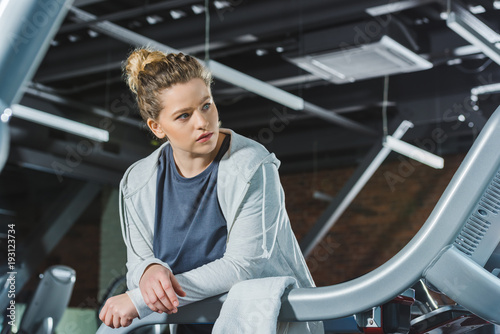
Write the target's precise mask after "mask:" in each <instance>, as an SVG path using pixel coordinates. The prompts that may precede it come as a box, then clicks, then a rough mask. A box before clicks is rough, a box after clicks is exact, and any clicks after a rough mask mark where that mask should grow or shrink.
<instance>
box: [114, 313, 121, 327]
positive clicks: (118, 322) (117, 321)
mask: <svg viewBox="0 0 500 334" xmlns="http://www.w3.org/2000/svg"><path fill="white" fill-rule="evenodd" d="M119 327H120V317H119V316H117V315H114V316H113V328H119Z"/></svg>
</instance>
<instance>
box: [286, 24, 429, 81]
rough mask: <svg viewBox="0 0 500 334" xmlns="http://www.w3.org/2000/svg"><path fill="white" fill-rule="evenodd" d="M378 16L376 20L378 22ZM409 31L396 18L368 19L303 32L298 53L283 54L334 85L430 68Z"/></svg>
mask: <svg viewBox="0 0 500 334" xmlns="http://www.w3.org/2000/svg"><path fill="white" fill-rule="evenodd" d="M377 19H379V21H377ZM418 49H419V47H418V45H417V44H416V42H415V40H414V37H413V36H412V32H411V31H409V30H408V28H407V27H405V26H404V25H403V24H401V23H399V22H397V21H395V20H394V19H392V20H390V21H382V19H380V18H374V19H373V20H371V21H367V22H363V23H358V24H355V25H349V26H345V27H341V28H336V29H330V30H326V31H325V30H323V31H318V32H313V33H309V34H306V35H305V36H304V48H303V49H302V50H301V54H298V53H295V54H286V55H285V56H284V57H285V59H287V60H288V61H290V62H292V63H293V64H295V65H297V66H298V67H300V68H302V69H304V70H306V71H308V72H310V73H312V74H314V75H316V76H318V77H320V78H322V79H324V80H327V81H331V82H333V83H336V84H343V83H349V82H354V81H356V80H363V79H369V78H376V77H381V76H385V75H392V74H398V73H408V72H416V71H421V70H426V69H429V68H431V67H432V63H430V62H429V61H427V60H426V59H424V58H423V57H421V56H419V55H418V54H417V53H416V51H418Z"/></svg>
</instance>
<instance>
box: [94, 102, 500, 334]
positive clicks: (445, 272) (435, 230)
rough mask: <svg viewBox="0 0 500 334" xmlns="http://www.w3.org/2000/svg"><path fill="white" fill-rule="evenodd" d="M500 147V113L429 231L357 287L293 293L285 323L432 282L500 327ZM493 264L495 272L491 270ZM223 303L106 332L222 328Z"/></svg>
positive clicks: (326, 315)
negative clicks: (167, 326)
mask: <svg viewBox="0 0 500 334" xmlns="http://www.w3.org/2000/svg"><path fill="white" fill-rule="evenodd" d="M499 143H500V107H499V108H497V110H496V111H495V112H494V113H493V115H492V116H491V117H490V119H489V120H488V122H487V124H486V125H485V127H484V128H483V130H482V131H481V133H480V135H479V136H478V138H477V139H476V141H475V143H474V145H473V146H472V148H471V149H470V151H469V152H468V154H467V156H466V157H465V159H464V160H463V162H462V164H461V165H460V167H459V168H458V170H457V172H456V173H455V175H454V177H453V178H452V180H451V181H450V183H449V185H448V187H447V188H446V190H445V191H444V193H443V195H442V196H441V198H440V200H439V201H438V203H437V204H436V206H435V208H434V210H433V211H432V213H431V214H430V216H429V218H428V219H427V221H426V222H425V224H424V225H423V226H422V228H421V229H420V231H419V232H418V233H417V234H416V235H415V236H414V237H413V239H412V240H411V241H410V242H409V243H408V244H407V245H406V246H405V247H404V248H403V249H402V250H401V251H399V253H397V254H396V255H395V256H394V257H392V258H391V259H390V260H389V261H387V262H386V263H384V264H383V265H381V266H380V267H378V268H377V269H375V270H373V271H371V272H369V273H368V274H365V275H363V276H361V277H358V278H356V279H353V280H351V281H348V282H344V283H341V284H336V285H332V286H327V287H318V288H301V289H292V290H290V291H288V292H286V293H285V294H284V295H283V298H282V307H281V311H280V314H279V320H281V321H313V320H326V319H337V318H343V317H346V316H350V315H353V314H356V313H362V312H365V311H367V310H371V309H372V308H373V307H376V306H378V305H383V304H386V303H388V302H389V301H391V300H393V299H394V298H395V297H396V296H398V295H400V294H401V293H403V292H404V291H406V290H407V289H408V288H409V287H411V286H413V285H414V284H415V283H416V282H417V281H418V280H420V279H424V280H425V281H426V283H427V284H428V285H430V286H433V287H434V288H435V289H437V290H439V291H441V292H442V293H444V294H446V295H447V296H448V297H450V298H451V299H453V300H454V301H455V302H457V303H458V304H460V305H461V306H463V307H464V308H466V309H467V310H469V311H470V312H472V313H474V314H475V315H477V316H479V317H481V318H483V319H484V320H486V321H489V322H491V323H496V324H500V309H499V308H498V300H500V278H499V277H498V276H497V275H498V272H499V271H500V269H499V268H500V261H498V255H496V254H495V253H497V252H495V249H497V245H498V244H499V241H500V216H499V211H500V153H499V150H498V147H499V146H498V145H499ZM492 254H493V256H492ZM485 264H487V267H488V268H490V270H491V271H488V270H486V269H485V268H484V266H485ZM491 268H492V269H491ZM493 273H495V274H493ZM223 301H224V295H221V296H216V297H212V298H209V299H207V300H204V301H201V302H198V303H194V304H191V305H188V306H186V307H183V308H181V309H179V312H178V313H176V314H173V315H166V314H156V313H155V314H152V315H151V316H148V317H145V318H144V319H140V320H139V319H136V320H134V322H133V323H132V325H130V326H129V327H126V328H122V329H117V330H116V329H115V330H113V331H112V332H111V329H110V328H108V327H106V326H104V325H103V326H101V328H100V329H99V330H98V333H99V334H107V333H115V334H118V333H120V334H121V333H129V332H131V331H132V330H133V329H135V328H138V327H142V326H146V325H151V324H157V323H195V322H207V321H215V319H216V317H217V314H218V312H219V310H220V306H221V304H222V302H223Z"/></svg>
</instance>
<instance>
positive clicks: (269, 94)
mask: <svg viewBox="0 0 500 334" xmlns="http://www.w3.org/2000/svg"><path fill="white" fill-rule="evenodd" d="M206 65H207V67H208V68H209V69H210V70H211V71H212V73H214V75H216V76H217V77H218V78H219V79H221V80H224V81H226V82H229V83H234V84H235V85H237V86H239V87H241V88H244V89H246V90H248V91H250V92H253V93H255V94H258V95H260V96H263V97H265V98H268V99H270V100H271V101H274V102H277V103H280V104H282V105H284V106H287V107H289V108H291V109H293V110H303V109H304V100H303V99H302V98H300V97H298V96H296V95H293V94H291V93H289V92H287V91H284V90H282V89H279V88H276V87H274V86H273V85H270V84H268V83H265V82H263V81H260V80H258V79H255V78H254V77H251V76H249V75H246V74H244V73H242V72H239V71H236V70H235V69H233V68H231V67H228V66H226V65H223V64H221V63H218V62H216V61H211V60H210V61H208V62H207V63H206Z"/></svg>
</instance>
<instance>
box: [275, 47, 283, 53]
mask: <svg viewBox="0 0 500 334" xmlns="http://www.w3.org/2000/svg"><path fill="white" fill-rule="evenodd" d="M283 51H285V49H284V48H283V47H281V46H278V47H277V48H276V52H279V53H281V52H283Z"/></svg>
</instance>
